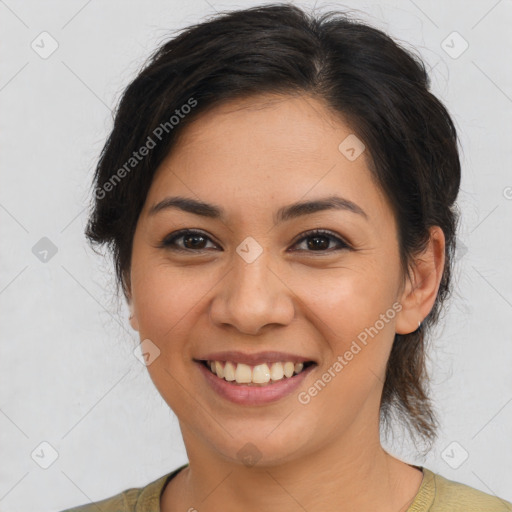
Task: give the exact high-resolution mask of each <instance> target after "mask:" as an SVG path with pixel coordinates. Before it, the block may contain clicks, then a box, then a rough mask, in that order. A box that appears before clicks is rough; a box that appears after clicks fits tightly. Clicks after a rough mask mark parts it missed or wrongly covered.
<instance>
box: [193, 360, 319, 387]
mask: <svg viewBox="0 0 512 512" xmlns="http://www.w3.org/2000/svg"><path fill="white" fill-rule="evenodd" d="M196 362H198V363H200V364H202V365H203V366H205V367H206V368H207V369H208V370H209V371H210V372H211V373H213V374H214V375H215V376H217V377H218V378H220V379H223V380H225V381H227V382H229V383H231V384H234V385H241V386H268V385H272V384H275V383H276V382H280V381H282V380H287V379H291V378H293V377H295V376H297V375H299V374H300V373H302V372H303V371H305V370H306V369H307V368H309V367H311V366H317V363H315V362H314V361H306V362H304V363H293V362H291V361H284V362H274V363H263V364H258V365H253V366H251V365H247V364H244V363H234V362H231V361H206V360H199V361H198V360H196Z"/></svg>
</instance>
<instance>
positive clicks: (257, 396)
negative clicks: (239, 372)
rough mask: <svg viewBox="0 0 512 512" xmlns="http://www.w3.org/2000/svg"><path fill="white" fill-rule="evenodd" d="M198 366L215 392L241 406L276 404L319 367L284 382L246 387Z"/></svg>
mask: <svg viewBox="0 0 512 512" xmlns="http://www.w3.org/2000/svg"><path fill="white" fill-rule="evenodd" d="M196 364H197V365H199V369H200V370H201V372H202V373H203V375H204V376H205V378H206V381H207V382H208V384H209V385H210V386H211V387H212V388H213V390H214V391H216V392H217V393H218V394H219V395H221V396H222V397H224V398H226V399H227V400H229V401H231V402H234V403H235V404H239V405H261V404H268V403H271V402H276V401H277V400H280V399H281V398H283V397H285V396H287V395H289V394H290V393H293V392H294V391H295V390H296V389H297V388H298V387H299V386H300V385H301V384H302V382H303V381H304V379H305V378H306V377H307V376H308V375H309V373H310V372H311V371H312V370H313V369H314V368H315V367H316V366H317V365H316V364H313V365H311V366H308V367H307V368H306V369H305V370H303V371H302V372H300V373H299V374H298V375H294V376H293V377H284V378H283V379H282V380H280V381H278V382H274V383H273V384H268V385H267V386H244V385H243V384H233V383H231V382H228V381H227V380H224V379H221V378H220V377H217V375H214V374H213V373H212V372H211V371H210V370H208V368H206V366H205V365H204V364H203V363H198V362H196Z"/></svg>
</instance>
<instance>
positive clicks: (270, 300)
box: [210, 251, 295, 335]
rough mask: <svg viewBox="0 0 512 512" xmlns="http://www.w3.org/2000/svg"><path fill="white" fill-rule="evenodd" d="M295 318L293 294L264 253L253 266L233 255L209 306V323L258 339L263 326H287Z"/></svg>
mask: <svg viewBox="0 0 512 512" xmlns="http://www.w3.org/2000/svg"><path fill="white" fill-rule="evenodd" d="M294 316H295V308H294V303H293V293H292V291H291V290H290V289H289V288H288V287H287V286H286V283H285V282H284V280H283V279H282V277H281V276H279V273H278V272H277V271H276V270H274V269H272V268H271V267H270V266H269V261H268V259H267V258H266V256H265V251H264V252H263V253H262V254H261V255H260V256H259V257H258V258H257V259H256V260H255V261H253V262H252V263H247V262H245V261H244V260H243V259H242V258H241V257H239V256H238V255H237V254H235V255H234V261H233V266H232V270H231V271H230V272H228V273H227V274H226V275H225V276H224V278H223V279H222V280H221V282H220V283H219V284H218V288H217V294H216V295H215V297H214V299H213V301H212V302H211V306H210V318H211V321H212V322H213V323H214V324H216V325H217V326H226V325H230V326H232V327H234V328H236V329H237V330H238V331H240V332H241V333H244V334H252V335H257V334H259V333H260V331H261V330H263V328H264V327H265V326H269V325H274V326H275V325H280V326H284V325H288V324H289V323H290V322H291V321H292V320H293V318H294Z"/></svg>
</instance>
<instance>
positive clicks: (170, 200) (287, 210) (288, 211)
mask: <svg viewBox="0 0 512 512" xmlns="http://www.w3.org/2000/svg"><path fill="white" fill-rule="evenodd" d="M168 209H177V210H182V211H184V212H188V213H193V214H194V215H199V216H201V217H208V218H211V219H220V220H225V218H226V215H225V212H224V210H223V209H222V208H221V207H220V206H216V205H213V204H208V203H205V202H203V201H197V200H196V199H191V198H188V197H180V196H176V197H166V198H165V199H163V200H162V201H160V202H158V203H156V204H155V205H153V206H152V207H151V208H150V210H149V213H148V215H149V216H152V215H155V214H157V213H158V212H160V211H163V210H168ZM325 210H344V211H349V212H352V213H355V214H358V215H361V216H362V217H364V218H365V219H366V220H368V215H367V214H366V212H365V211H364V210H363V209H362V208H361V207H360V206H358V205H357V204H356V203H354V202H352V201H350V200H348V199H345V198H343V197H339V196H329V197H324V198H321V199H315V200H312V201H300V202H297V203H293V204H290V205H288V206H284V207H282V208H280V209H279V210H278V211H277V213H276V215H275V217H274V221H275V223H276V224H279V223H281V222H285V221H288V220H291V219H295V218H297V217H301V216H303V215H310V214H312V213H316V212H320V211H325Z"/></svg>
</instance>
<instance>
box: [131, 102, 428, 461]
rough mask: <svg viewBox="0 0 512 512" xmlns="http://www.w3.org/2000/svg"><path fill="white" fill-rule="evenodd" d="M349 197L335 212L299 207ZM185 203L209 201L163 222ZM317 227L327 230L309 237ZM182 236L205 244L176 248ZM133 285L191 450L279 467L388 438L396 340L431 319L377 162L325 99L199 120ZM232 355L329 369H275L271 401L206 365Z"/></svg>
mask: <svg viewBox="0 0 512 512" xmlns="http://www.w3.org/2000/svg"><path fill="white" fill-rule="evenodd" d="M347 137H348V139H347ZM340 145H341V146H340ZM361 151H362V152H361ZM360 152H361V154H360V155H359V156H358V154H359V153H360ZM334 196H336V197H338V198H339V199H337V200H332V201H331V203H330V207H328V206H329V205H326V204H324V205H323V206H322V205H320V206H315V205H312V206H311V207H309V208H307V207H303V208H298V207H292V208H291V206H292V205H296V204H303V203H305V202H311V201H313V202H314V201H325V200H326V199H327V198H333V197H334ZM176 197H180V198H186V199H188V200H190V201H197V202H200V203H202V204H203V206H201V208H196V213H192V212H191V211H187V209H183V208H180V207H179V206H169V201H168V207H161V208H158V209H157V211H153V212H152V208H153V207H154V206H155V205H158V204H159V203H160V202H161V201H164V200H168V199H169V198H176ZM204 205H209V206H208V207H206V206H204ZM334 205H337V207H333V206H334ZM217 211H218V212H220V213H219V215H217V214H214V212H217ZM283 212H284V213H283ZM315 229H320V230H325V231H327V232H328V233H324V234H316V235H315V234H309V235H308V234H307V232H309V231H311V230H315ZM179 230H194V231H196V232H199V234H197V233H196V234H195V235H192V236H191V235H190V234H188V235H187V234H185V235H184V236H183V234H182V236H181V237H178V238H176V239H175V240H174V241H172V240H171V238H172V236H170V235H172V234H173V233H176V232H177V231H179ZM166 239H167V240H168V242H169V243H168V245H167V246H166V245H164V240H166ZM130 278H131V289H130V292H131V307H132V313H133V317H132V319H131V324H132V326H133V328H134V329H136V330H138V331H139V332H140V338H141V340H150V342H147V341H146V342H145V343H146V345H145V350H146V351H147V352H148V353H149V356H148V357H149V359H148V370H149V373H150V375H151V378H152V380H153V382H154V383H155V385H156V387H157V389H158V390H159V392H160V393H161V395H162V397H163V398H164V400H165V401H166V402H167V403H168V404H169V406H170V407H171V408H172V410H173V411H174V412H175V414H176V415H177V417H178V419H179V422H180V425H181V429H182V432H183V436H184V440H185V444H186V445H187V450H190V451H195V452H196V453H200V454H202V456H204V457H210V460H214V459H216V458H217V459H219V460H221V459H222V460H224V461H229V460H232V461H235V460H237V461H242V462H247V461H248V460H251V459H252V460H259V463H260V464H261V463H266V464H269V465H272V464H277V463H278V461H281V462H283V461H291V460H294V459H298V458H299V457H304V456H307V455H308V454H314V453H316V452H318V451H319V450H322V449H327V447H331V448H332V447H333V445H334V444H337V445H339V446H341V445H343V446H344V447H345V449H346V450H359V449H360V448H361V445H364V444H367V443H368V442H369V441H371V442H373V441H376V440H377V439H378V419H379V403H380V399H381V393H382V387H383V383H384V378H385V368H386V362H387V359H388V355H389V352H390V350H391V346H392V342H393V338H394V334H395V332H403V333H407V332H410V331H413V330H414V329H415V328H416V327H417V322H418V320H420V319H421V318H415V319H414V320H411V319H410V317H407V318H405V316H406V315H404V311H400V310H401V299H402V295H401V294H402V293H405V292H402V290H401V286H400V285H401V274H400V267H399V252H398V240H397V230H396V224H395V220H394V217H393V215H392V212H391V209H390V207H389V205H388V203H387V202H386V200H385V198H384V196H383V194H382V193H381V191H380V190H379V189H378V188H377V187H376V185H375V184H374V182H373V181H372V178H371V175H370V171H369V169H368V161H367V153H366V152H365V151H364V149H363V147H362V146H361V142H360V141H358V139H356V138H354V135H353V134H352V131H351V129H350V128H349V127H348V126H347V125H346V124H344V123H343V122H342V121H340V120H339V119H338V118H334V117H333V116H332V114H330V113H329V111H328V110H327V109H326V108H325V106H324V105H323V104H322V103H320V102H319V101H318V100H316V99H313V98H311V97H306V96H303V97H292V96H286V97H284V96H283V97H277V96H270V95H268V96H259V97H257V98H254V97H253V98H251V99H246V100H245V101H243V100H237V101H232V102H230V103H225V104H223V105H222V106H221V107H217V108H216V109H214V110H212V111H210V112H209V113H207V114H203V115H202V116H201V117H199V118H198V119H197V120H196V121H195V122H194V123H192V124H191V125H190V126H188V127H187V128H186V129H185V130H184V132H183V133H182V137H181V138H180V140H179V143H178V145H177V146H175V149H174V150H173V152H172V154H170V155H169V156H168V157H167V158H166V159H165V161H164V162H163V163H162V165H161V166H160V167H159V169H158V170H157V173H156V175H155V177H154V180H153V183H152V186H151V189H150V191H149V193H148V196H147V199H146V202H145V205H144V208H143V210H142V212H141V215H140V218H139V222H138V224H137V228H136V232H135V236H134V241H133V254H132V266H131V274H130ZM411 322H412V323H411ZM158 351H160V352H159V353H158ZM226 351H236V352H239V353H241V354H238V355H235V354H230V355H229V356H225V357H224V356H223V355H222V354H220V355H217V356H216V357H217V358H219V359H222V358H224V359H228V360H229V359H231V360H233V359H234V360H235V362H236V359H237V357H238V359H239V360H240V361H243V355H258V354H260V353H261V352H267V351H268V352H285V353H287V354H288V355H287V356H284V355H279V354H274V355H272V354H267V355H263V357H262V358H261V359H259V360H254V361H253V363H254V364H253V365H249V369H250V370H253V366H255V365H256V363H261V364H263V363H264V362H265V359H267V362H268V365H267V366H268V367H269V370H270V369H271V367H272V364H273V363H275V362H276V361H282V362H283V363H285V362H287V361H288V362H294V361H295V360H306V361H314V362H315V363H316V364H315V365H313V366H312V367H311V368H309V369H308V371H307V372H305V373H304V374H303V375H302V376H301V374H300V373H299V375H298V377H286V376H284V377H283V379H282V380H281V381H280V380H279V379H277V377H279V373H280V368H279V365H275V364H274V368H273V373H272V375H273V376H274V377H275V378H276V379H275V380H276V382H273V383H271V384H267V385H266V386H265V387H264V389H265V390H267V391H263V393H273V392H272V390H270V388H271V387H272V386H279V388H277V387H276V388H275V389H279V393H281V395H279V394H277V395H274V396H273V399H272V400H269V399H268V394H267V395H266V396H267V401H264V400H263V399H260V401H258V398H257V397H256V398H255V395H253V394H251V393H254V390H255V389H256V388H257V392H258V393H260V395H261V393H262V390H263V387H261V386H247V385H244V384H236V383H228V382H227V381H225V380H224V379H223V380H222V384H221V385H220V386H216V385H215V384H219V381H220V378H219V377H218V376H215V375H213V374H212V373H209V370H207V369H206V367H205V366H204V365H203V363H201V362H198V360H204V359H207V358H208V356H210V355H211V354H213V353H219V352H226ZM247 362H249V361H247ZM221 366H223V364H221ZM257 366H260V367H259V369H258V370H257V373H258V375H260V376H263V379H265V376H266V370H265V367H264V366H261V365H257ZM286 367H287V368H288V369H290V365H287V366H286V365H285V366H284V367H283V369H285V368H286ZM233 369H236V364H235V365H234V367H233ZM246 370H247V368H246V367H244V366H241V367H240V370H236V371H237V372H238V378H239V379H241V380H243V379H244V375H245V377H246V376H247V375H246ZM225 371H226V372H228V370H227V369H226V370H225ZM292 381H293V383H295V384H292ZM318 381H320V382H321V383H320V384H318ZM235 382H236V381H235ZM315 383H316V387H315ZM283 384H284V386H283ZM235 386H237V387H236V388H235ZM294 386H295V387H294ZM285 387H286V390H284V391H283V388H285ZM290 388H293V389H290ZM219 389H220V390H221V391H219ZM223 390H224V391H223ZM269 390H270V391H269ZM315 390H316V391H315ZM223 393H226V394H223ZM260 395H258V396H260ZM251 397H252V398H251ZM251 400H252V401H251ZM248 443H250V444H248ZM189 456H190V454H189Z"/></svg>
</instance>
